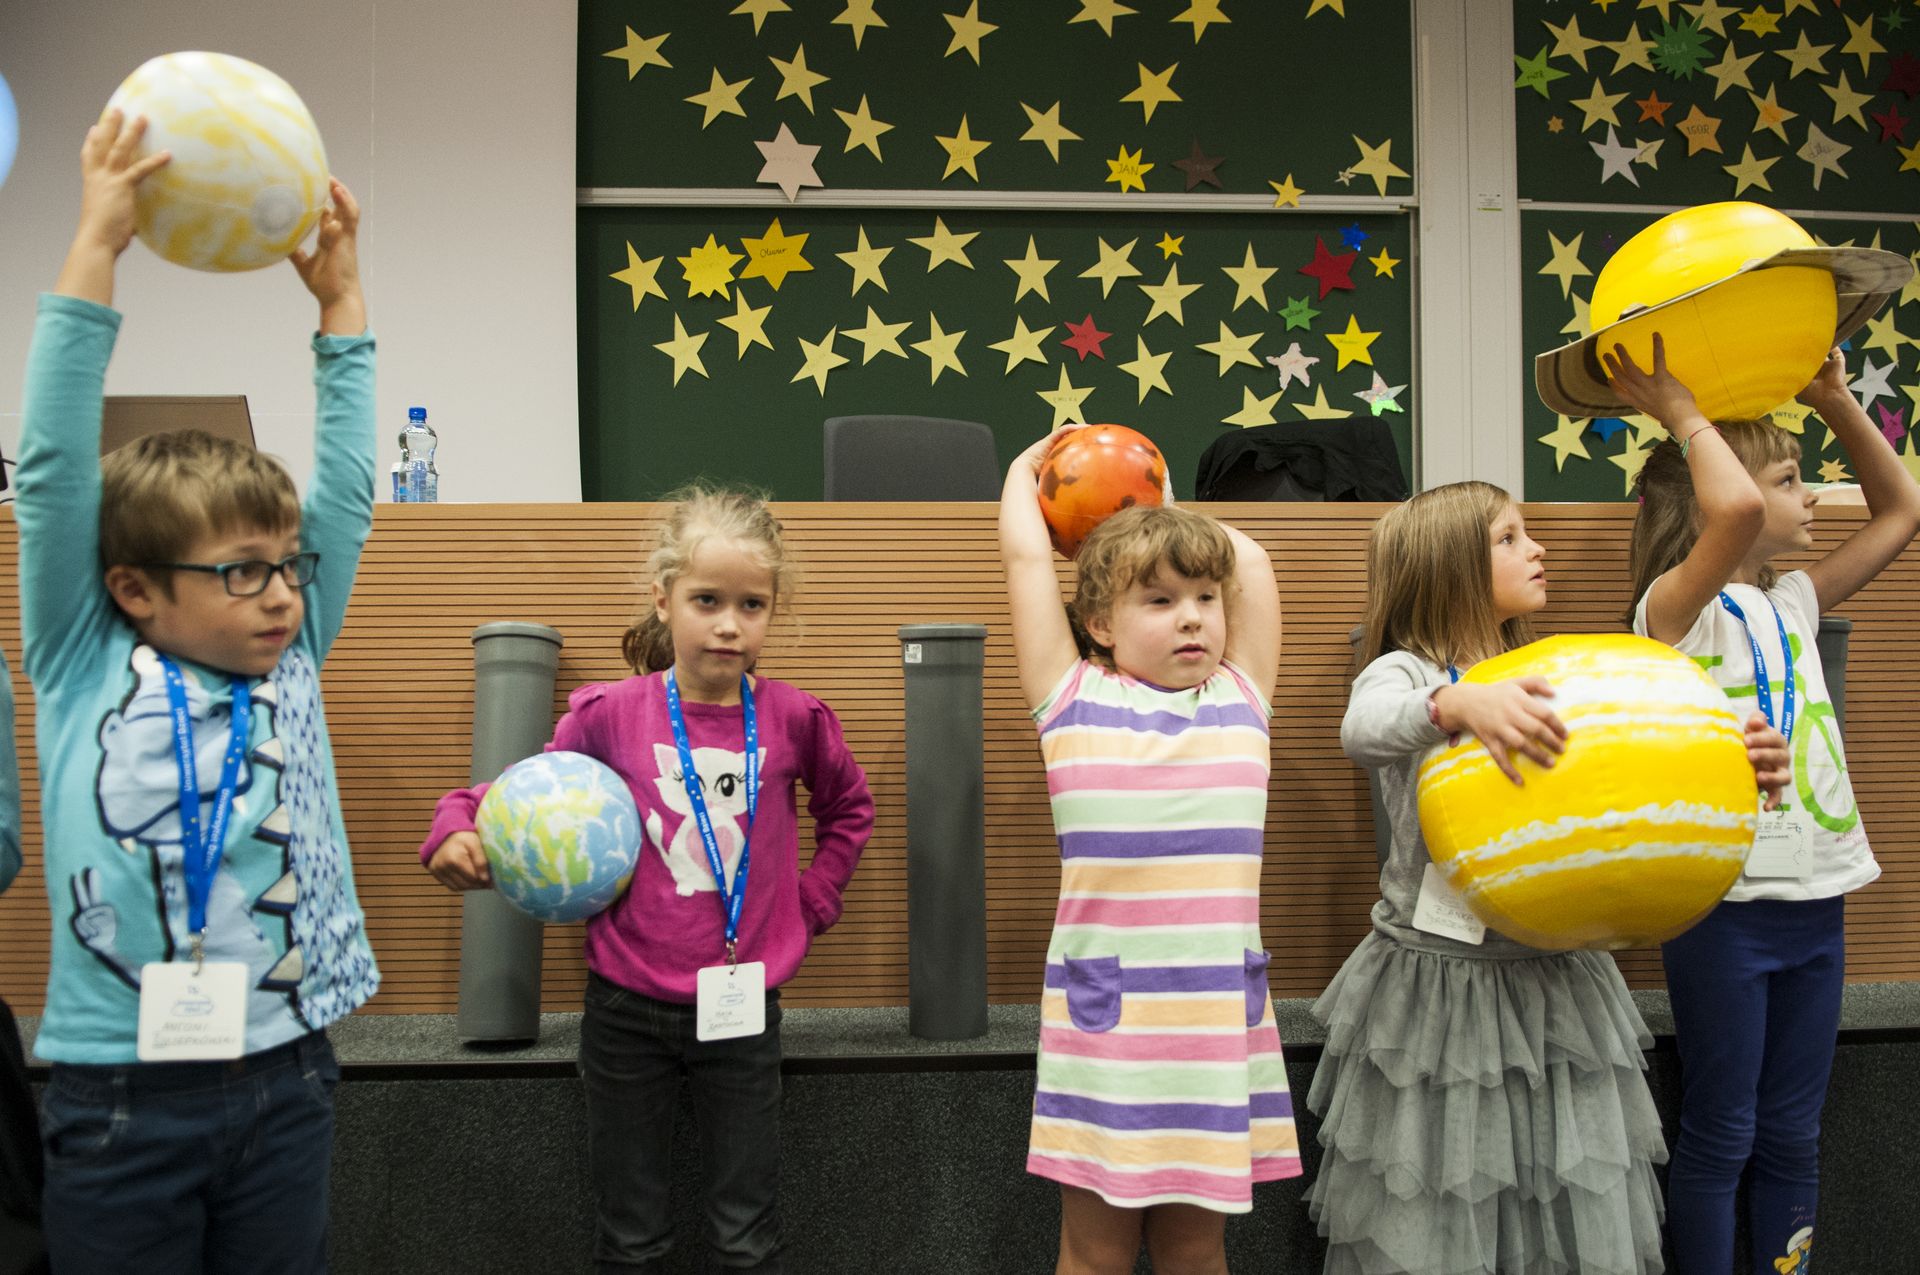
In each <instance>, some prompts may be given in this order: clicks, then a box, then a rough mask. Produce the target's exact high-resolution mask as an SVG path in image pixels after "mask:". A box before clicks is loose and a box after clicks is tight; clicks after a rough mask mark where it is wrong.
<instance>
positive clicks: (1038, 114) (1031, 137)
mask: <svg viewBox="0 0 1920 1275" xmlns="http://www.w3.org/2000/svg"><path fill="white" fill-rule="evenodd" d="M1076 20H1077V19H1076ZM1020 109H1021V110H1023V111H1025V112H1026V113H1027V122H1028V124H1029V127H1028V129H1027V131H1026V132H1024V133H1022V134H1020V140H1021V141H1023V142H1039V143H1040V144H1041V145H1042V146H1045V147H1046V148H1047V154H1049V155H1051V156H1053V162H1054V163H1056V164H1057V163H1059V162H1060V143H1062V142H1077V141H1079V140H1080V134H1078V133H1076V132H1074V131H1073V130H1071V129H1069V128H1068V127H1067V126H1066V125H1065V124H1062V123H1061V122H1060V103H1058V102H1055V103H1054V104H1053V105H1052V106H1049V107H1048V108H1047V109H1046V110H1044V111H1036V110H1034V109H1033V108H1032V107H1031V106H1028V105H1027V104H1026V103H1025V102H1022V103H1020Z"/></svg>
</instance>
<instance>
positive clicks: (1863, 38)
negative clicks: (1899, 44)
mask: <svg viewBox="0 0 1920 1275" xmlns="http://www.w3.org/2000/svg"><path fill="white" fill-rule="evenodd" d="M1841 18H1842V19H1843V20H1844V21H1845V22H1846V24H1847V33H1848V34H1847V42H1846V43H1845V44H1843V45H1841V46H1840V52H1841V53H1843V54H1844V53H1852V54H1854V55H1856V56H1857V57H1858V58H1859V59H1860V74H1862V75H1865V74H1866V73H1867V59H1869V58H1871V57H1872V56H1873V55H1874V54H1876V53H1885V52H1886V51H1887V46H1886V45H1884V44H1882V43H1880V41H1878V40H1876V39H1874V38H1873V15H1872V14H1871V13H1869V14H1868V15H1867V20H1866V21H1865V22H1855V21H1854V20H1853V19H1852V18H1849V17H1847V16H1846V15H1845V14H1842V15H1841Z"/></svg>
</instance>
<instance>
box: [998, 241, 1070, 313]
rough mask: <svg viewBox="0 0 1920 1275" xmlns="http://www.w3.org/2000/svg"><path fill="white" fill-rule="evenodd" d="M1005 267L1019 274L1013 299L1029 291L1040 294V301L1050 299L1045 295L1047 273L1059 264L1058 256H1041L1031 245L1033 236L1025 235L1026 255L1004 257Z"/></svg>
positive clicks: (1050, 298)
mask: <svg viewBox="0 0 1920 1275" xmlns="http://www.w3.org/2000/svg"><path fill="white" fill-rule="evenodd" d="M1005 261H1006V266H1007V269H1009V270H1011V271H1013V273H1014V274H1015V275H1017V276H1019V279H1020V282H1019V284H1018V286H1016V287H1015V288H1014V290H1013V299H1014V300H1015V301H1018V300H1019V299H1020V298H1021V297H1024V296H1026V295H1027V294H1028V293H1029V292H1037V293H1039V294H1040V299H1041V300H1042V301H1051V300H1053V298H1052V297H1050V296H1048V295H1047V274H1048V272H1049V271H1051V270H1052V269H1053V268H1054V267H1055V266H1057V265H1059V264H1060V262H1059V259H1058V258H1048V257H1042V256H1041V255H1040V253H1039V251H1038V250H1037V249H1036V248H1035V247H1034V245H1033V236H1032V235H1028V236H1027V255H1026V256H1024V257H1008V258H1006V259H1005Z"/></svg>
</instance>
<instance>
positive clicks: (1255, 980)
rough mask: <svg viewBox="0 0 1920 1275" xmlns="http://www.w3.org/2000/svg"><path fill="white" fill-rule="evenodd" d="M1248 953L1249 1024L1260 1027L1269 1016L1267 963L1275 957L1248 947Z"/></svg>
mask: <svg viewBox="0 0 1920 1275" xmlns="http://www.w3.org/2000/svg"><path fill="white" fill-rule="evenodd" d="M1246 954H1247V1026H1249V1027H1258V1026H1259V1025H1260V1020H1261V1019H1263V1018H1265V1017H1266V1016H1267V963H1268V962H1269V961H1271V960H1272V959H1273V958H1272V957H1270V956H1268V955H1267V954H1266V953H1265V952H1256V951H1254V950H1253V949H1252V948H1247V949H1246Z"/></svg>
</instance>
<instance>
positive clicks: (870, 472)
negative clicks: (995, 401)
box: [823, 416, 1001, 500]
mask: <svg viewBox="0 0 1920 1275" xmlns="http://www.w3.org/2000/svg"><path fill="white" fill-rule="evenodd" d="M823 445H824V447H825V459H826V464H825V474H826V486H825V492H824V495H825V497H826V499H828V500H998V499H999V498H1000V485H1001V474H1000V459H999V454H998V453H997V452H996V451H995V449H994V443H993V431H992V430H991V429H989V428H987V427H986V426H985V425H982V424H980V423H979V422H978V421H956V420H949V419H947V418H946V417H941V416H830V417H828V418H827V424H826V432H825V434H824V435H823Z"/></svg>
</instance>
